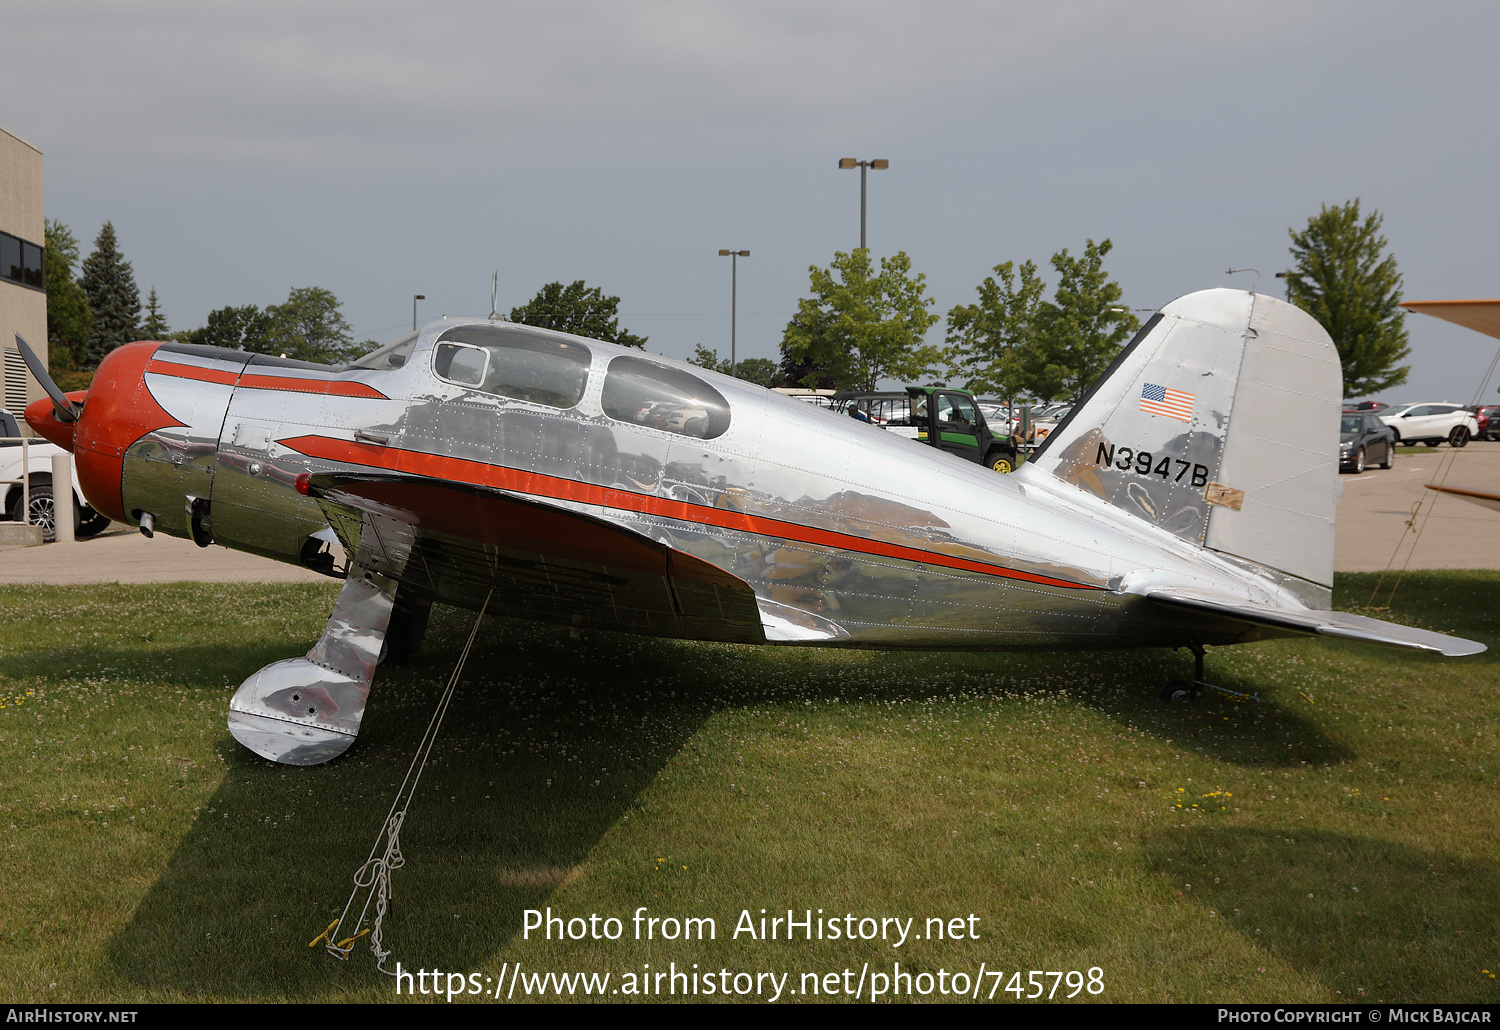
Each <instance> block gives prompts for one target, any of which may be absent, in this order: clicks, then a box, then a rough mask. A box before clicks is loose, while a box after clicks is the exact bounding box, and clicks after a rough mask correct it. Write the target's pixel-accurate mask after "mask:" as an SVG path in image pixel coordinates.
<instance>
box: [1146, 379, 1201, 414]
mask: <svg viewBox="0 0 1500 1030" xmlns="http://www.w3.org/2000/svg"><path fill="white" fill-rule="evenodd" d="M1141 410H1142V411H1145V412H1148V413H1150V414H1152V415H1166V416H1167V417H1168V418H1178V419H1181V420H1182V421H1184V422H1191V421H1192V420H1193V395H1192V394H1190V393H1187V392H1185V391H1183V390H1173V389H1169V388H1168V387H1165V386H1157V385H1156V384H1155V383H1147V384H1146V385H1145V386H1144V387H1143V388H1142V389H1141Z"/></svg>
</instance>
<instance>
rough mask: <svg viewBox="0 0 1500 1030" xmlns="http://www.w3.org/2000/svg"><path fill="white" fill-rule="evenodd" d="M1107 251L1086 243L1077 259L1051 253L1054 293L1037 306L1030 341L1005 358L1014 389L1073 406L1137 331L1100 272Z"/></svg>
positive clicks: (1115, 291)
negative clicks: (1064, 400) (1070, 402)
mask: <svg viewBox="0 0 1500 1030" xmlns="http://www.w3.org/2000/svg"><path fill="white" fill-rule="evenodd" d="M1111 247H1112V244H1111V243H1110V241H1109V240H1104V241H1103V242H1101V243H1097V244H1096V243H1095V242H1094V241H1093V240H1088V241H1087V243H1086V245H1085V247H1084V252H1083V256H1082V257H1077V258H1075V257H1073V256H1072V255H1071V254H1069V253H1068V251H1067V249H1066V248H1064V249H1062V250H1060V251H1058V252H1057V253H1056V254H1053V255H1052V267H1053V268H1054V269H1056V270H1057V273H1058V283H1057V290H1056V293H1055V294H1054V295H1053V299H1052V300H1050V301H1042V302H1041V303H1040V304H1038V305H1037V307H1036V310H1035V316H1034V319H1033V326H1032V331H1031V333H1030V337H1031V338H1030V339H1029V340H1027V341H1026V342H1024V343H1023V344H1021V345H1020V346H1017V347H1014V348H1012V350H1011V351H1010V353H1009V355H1008V359H1009V360H1008V362H1007V365H1008V369H1009V370H1010V372H1011V374H1012V376H1013V378H1012V382H1011V384H1010V385H1011V386H1012V387H1013V388H1014V389H1017V390H1021V391H1023V392H1026V393H1031V394H1035V395H1036V396H1037V397H1039V398H1041V399H1042V400H1054V399H1061V398H1068V399H1071V400H1072V401H1073V402H1074V403H1075V404H1076V403H1077V402H1078V401H1079V400H1080V399H1082V397H1083V394H1084V392H1085V391H1087V390H1088V388H1089V387H1090V386H1091V385H1093V382H1094V380H1095V379H1097V378H1099V376H1100V375H1101V374H1103V372H1104V370H1105V369H1106V368H1108V367H1109V363H1110V362H1111V361H1113V360H1114V359H1115V357H1116V356H1117V355H1118V354H1119V353H1120V349H1121V348H1122V347H1123V346H1124V345H1125V342H1126V341H1127V340H1129V339H1130V337H1131V335H1132V334H1133V333H1134V332H1135V331H1136V330H1137V329H1139V328H1140V327H1141V323H1140V321H1139V320H1138V319H1137V318H1136V317H1135V315H1133V314H1131V312H1130V309H1129V308H1127V307H1124V306H1122V305H1121V304H1120V297H1121V290H1120V286H1119V284H1118V283H1116V282H1115V281H1114V280H1112V279H1110V278H1109V276H1108V275H1107V274H1106V273H1105V271H1104V256H1105V255H1106V254H1108V253H1109V252H1110V249H1111Z"/></svg>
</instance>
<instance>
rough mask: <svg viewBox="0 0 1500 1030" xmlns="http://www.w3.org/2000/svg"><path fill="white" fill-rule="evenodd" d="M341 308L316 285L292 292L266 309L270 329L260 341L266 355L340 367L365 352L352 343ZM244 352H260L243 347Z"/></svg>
mask: <svg viewBox="0 0 1500 1030" xmlns="http://www.w3.org/2000/svg"><path fill="white" fill-rule="evenodd" d="M341 306H342V305H341V304H340V303H339V299H338V298H337V297H335V296H334V295H333V294H332V293H331V292H330V291H328V290H324V289H320V288H319V287H316V286H303V287H298V288H296V289H293V290H292V292H291V293H290V294H289V295H288V296H287V299H286V302H285V303H284V304H273V305H271V306H270V307H268V308H267V309H266V312H265V313H266V315H267V316H268V317H269V319H270V326H269V327H268V329H267V331H266V334H265V336H264V338H263V340H262V341H261V345H262V347H263V348H264V352H265V353H269V354H281V355H284V356H286V357H288V358H296V359H297V360H298V361H319V362H322V363H323V364H327V365H341V364H344V363H346V362H348V361H352V360H353V359H355V358H357V357H359V355H361V354H363V353H364V352H365V350H366V349H367V348H366V347H365V346H364V345H363V344H358V343H355V342H354V340H353V337H352V335H351V332H350V329H349V323H348V322H347V321H345V320H344V316H343V314H342V313H341V312H340V311H339V308H340V307H341ZM245 349H246V350H252V349H255V350H259V349H261V348H260V347H255V348H252V347H250V346H249V344H248V343H247V344H246V348H245Z"/></svg>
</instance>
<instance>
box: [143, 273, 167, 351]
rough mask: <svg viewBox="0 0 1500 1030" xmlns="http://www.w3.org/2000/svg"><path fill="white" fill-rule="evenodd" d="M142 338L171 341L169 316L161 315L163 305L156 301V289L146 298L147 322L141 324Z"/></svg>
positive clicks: (153, 288)
mask: <svg viewBox="0 0 1500 1030" xmlns="http://www.w3.org/2000/svg"><path fill="white" fill-rule="evenodd" d="M141 336H142V338H144V339H147V340H170V339H171V338H172V329H171V327H170V326H168V325H167V316H165V315H163V314H162V313H161V304H160V302H158V301H157V299H156V287H155V286H153V287H151V293H150V294H149V295H148V296H147V297H146V320H145V321H144V322H142V323H141Z"/></svg>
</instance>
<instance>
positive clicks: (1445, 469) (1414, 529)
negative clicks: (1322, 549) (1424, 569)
mask: <svg viewBox="0 0 1500 1030" xmlns="http://www.w3.org/2000/svg"><path fill="white" fill-rule="evenodd" d="M1497 364H1500V350H1496V351H1495V356H1494V357H1493V358H1491V359H1490V367H1489V370H1488V371H1487V372H1485V374H1484V378H1483V379H1481V380H1479V387H1478V388H1477V389H1476V390H1475V391H1474V400H1473V403H1471V404H1470V405H1469V407H1471V408H1473V407H1478V405H1479V398H1480V397H1482V396H1483V395H1484V391H1485V390H1486V389H1488V388H1489V385H1490V379H1491V377H1493V376H1494V374H1495V366H1496V365H1497ZM1458 451H1459V449H1458V448H1457V447H1453V446H1452V445H1451V443H1450V445H1449V448H1448V453H1447V455H1446V456H1444V457H1441V458H1439V459H1438V472H1439V477H1438V481H1437V485H1438V486H1444V485H1446V484H1447V482H1448V473H1450V472H1452V471H1453V462H1454V459H1455V458H1457V457H1458ZM1432 493H1433V496H1432V497H1430V498H1429V497H1423V498H1422V499H1421V500H1419V501H1417V502H1416V503H1415V504H1413V505H1412V506H1411V518H1409V519H1407V520H1406V523H1405V525H1406V531H1405V532H1403V533H1402V534H1401V538H1400V539H1399V540H1397V541H1396V549H1395V550H1394V551H1392V552H1391V560H1390V561H1388V562H1386V563H1385V571H1384V572H1382V573H1381V574H1380V578H1379V579H1377V580H1376V581H1375V589H1374V590H1371V591H1370V600H1369V603H1368V604H1366V605H1365V608H1366V610H1374V611H1386V610H1387V609H1389V608H1390V606H1391V602H1392V601H1393V600H1395V598H1396V588H1397V587H1399V586H1401V579H1402V577H1403V576H1405V575H1406V567H1407V566H1408V565H1410V564H1411V556H1412V555H1413V554H1415V553H1416V550H1417V544H1418V543H1419V542H1420V541H1421V539H1422V530H1424V529H1426V528H1427V520H1428V519H1430V518H1431V517H1432V509H1433V508H1435V507H1437V499H1438V496H1439V495H1441V494H1442V491H1441V490H1434V491H1433V492H1432ZM1423 501H1426V502H1427V509H1426V511H1423V510H1422V503H1423ZM1418 512H1421V515H1422V523H1421V525H1418V524H1417V514H1418ZM1407 532H1410V533H1415V534H1416V539H1415V540H1413V541H1411V548H1410V550H1408V551H1407V552H1406V561H1404V562H1402V563H1401V571H1400V572H1398V573H1396V582H1395V583H1393V584H1392V585H1391V592H1390V594H1388V595H1387V596H1386V599H1385V604H1384V605H1382V606H1380V607H1376V604H1375V595H1377V594H1379V593H1380V585H1381V584H1382V583H1384V582H1385V577H1386V576H1388V575H1390V573H1391V566H1393V565H1395V564H1396V555H1398V554H1400V553H1401V545H1402V544H1404V543H1406V533H1407Z"/></svg>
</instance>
